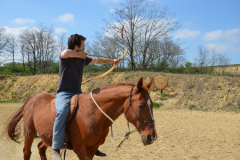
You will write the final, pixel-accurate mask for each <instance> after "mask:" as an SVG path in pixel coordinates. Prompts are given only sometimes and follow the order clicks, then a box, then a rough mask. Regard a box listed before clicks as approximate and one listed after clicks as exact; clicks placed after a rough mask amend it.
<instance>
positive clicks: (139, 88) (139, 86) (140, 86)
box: [137, 77, 143, 92]
mask: <svg viewBox="0 0 240 160" xmlns="http://www.w3.org/2000/svg"><path fill="white" fill-rule="evenodd" d="M142 85H143V77H141V78H140V79H139V81H138V83H137V89H138V92H139V91H140V90H141V89H142Z"/></svg>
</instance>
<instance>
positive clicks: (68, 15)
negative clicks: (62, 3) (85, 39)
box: [57, 13, 74, 23]
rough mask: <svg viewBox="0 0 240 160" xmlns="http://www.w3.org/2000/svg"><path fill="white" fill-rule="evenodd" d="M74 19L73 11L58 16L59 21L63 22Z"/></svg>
mask: <svg viewBox="0 0 240 160" xmlns="http://www.w3.org/2000/svg"><path fill="white" fill-rule="evenodd" d="M73 19H74V15H73V14H71V13H66V14H64V15H61V16H59V17H58V18H57V21H59V22H63V23H68V22H72V21H73Z"/></svg>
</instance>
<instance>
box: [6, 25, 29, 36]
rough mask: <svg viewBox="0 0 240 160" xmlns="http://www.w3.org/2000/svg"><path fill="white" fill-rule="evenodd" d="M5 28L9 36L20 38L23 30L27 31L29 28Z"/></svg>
mask: <svg viewBox="0 0 240 160" xmlns="http://www.w3.org/2000/svg"><path fill="white" fill-rule="evenodd" d="M3 28H5V30H6V33H7V34H12V35H14V36H18V35H19V34H20V33H21V32H22V30H24V29H27V28H28V27H19V28H9V27H7V26H4V27H3Z"/></svg>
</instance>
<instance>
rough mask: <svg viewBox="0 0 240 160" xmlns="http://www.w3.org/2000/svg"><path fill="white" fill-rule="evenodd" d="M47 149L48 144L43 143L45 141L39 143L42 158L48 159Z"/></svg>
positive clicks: (42, 159) (43, 159)
mask: <svg viewBox="0 0 240 160" xmlns="http://www.w3.org/2000/svg"><path fill="white" fill-rule="evenodd" d="M46 150H47V146H46V145H45V144H44V143H43V141H41V142H39V143H38V151H39V154H40V157H41V160H47V157H46Z"/></svg>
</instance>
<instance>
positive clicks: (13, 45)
mask: <svg viewBox="0 0 240 160" xmlns="http://www.w3.org/2000/svg"><path fill="white" fill-rule="evenodd" d="M6 50H7V52H8V54H9V56H10V57H11V58H12V65H13V70H14V69H15V68H14V65H15V56H16V52H17V51H18V42H17V39H16V37H15V36H13V35H9V36H8V45H7V49H6Z"/></svg>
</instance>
